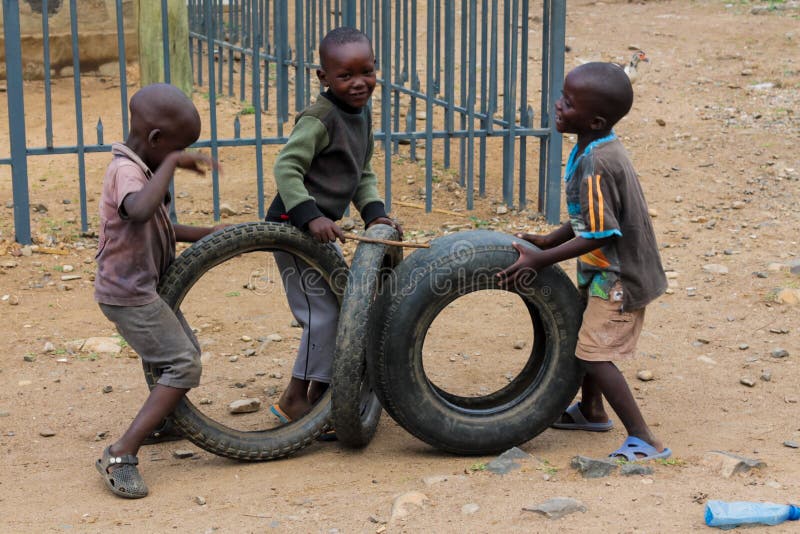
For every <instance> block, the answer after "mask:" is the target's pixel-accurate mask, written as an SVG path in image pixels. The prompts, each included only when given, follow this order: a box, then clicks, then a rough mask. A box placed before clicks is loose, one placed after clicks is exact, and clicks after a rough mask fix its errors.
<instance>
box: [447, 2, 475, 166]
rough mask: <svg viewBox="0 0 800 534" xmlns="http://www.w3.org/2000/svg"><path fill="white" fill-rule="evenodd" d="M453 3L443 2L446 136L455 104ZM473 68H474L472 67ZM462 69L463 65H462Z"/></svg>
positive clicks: (448, 150)
mask: <svg viewBox="0 0 800 534" xmlns="http://www.w3.org/2000/svg"><path fill="white" fill-rule="evenodd" d="M455 8H456V6H455V3H454V2H453V0H445V2H444V99H445V101H446V102H447V104H446V107H445V110H444V129H445V130H446V131H447V133H448V134H452V133H453V104H454V103H455V102H454V100H455V97H456V95H455V59H456V58H455V54H456V36H455V25H456V22H455ZM473 67H474V66H473ZM462 68H463V65H462ZM450 145H451V142H450V138H449V137H447V138H445V140H444V154H443V156H444V167H445V168H446V169H449V168H450Z"/></svg>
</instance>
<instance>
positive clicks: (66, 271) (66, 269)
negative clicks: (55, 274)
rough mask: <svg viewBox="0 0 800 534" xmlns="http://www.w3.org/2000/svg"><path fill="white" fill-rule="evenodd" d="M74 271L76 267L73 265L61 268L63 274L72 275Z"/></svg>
mask: <svg viewBox="0 0 800 534" xmlns="http://www.w3.org/2000/svg"><path fill="white" fill-rule="evenodd" d="M74 270H75V267H73V266H72V265H62V266H61V272H62V273H71V272H72V271H74Z"/></svg>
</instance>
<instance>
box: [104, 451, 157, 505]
mask: <svg viewBox="0 0 800 534" xmlns="http://www.w3.org/2000/svg"><path fill="white" fill-rule="evenodd" d="M138 464H139V459H138V458H137V457H136V456H134V455H132V454H125V455H123V456H111V446H108V447H106V448H105V449H104V450H103V456H102V457H101V458H100V459H98V460H97V461H96V462H95V463H94V466H95V467H96V468H97V471H99V472H100V474H101V475H102V476H103V482H105V483H106V487H108V489H110V490H111V492H112V493H114V494H115V495H119V496H120V497H125V498H126V499H141V498H142V497H146V496H147V485H146V484H145V483H144V479H143V478H142V475H141V474H139V470H138V469H137V468H136V466H137V465H138ZM109 467H114V469H112V470H111V471H109V470H108V468H109Z"/></svg>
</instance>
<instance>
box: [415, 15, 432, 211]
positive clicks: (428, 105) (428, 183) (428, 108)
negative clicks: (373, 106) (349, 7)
mask: <svg viewBox="0 0 800 534" xmlns="http://www.w3.org/2000/svg"><path fill="white" fill-rule="evenodd" d="M414 6H416V2H414ZM433 7H434V4H433V2H428V20H433ZM414 18H415V19H416V17H414ZM414 38H415V39H414V40H416V35H415V36H414ZM433 38H434V34H433V32H428V35H427V36H426V47H427V48H426V51H427V55H428V60H427V61H426V62H425V64H426V69H425V78H426V79H425V83H426V84H427V89H426V94H425V115H426V117H427V120H426V121H425V211H426V212H428V213H430V211H431V210H432V209H433V97H434V92H435V89H434V81H433V63H434V62H433V61H431V59H430V54H432V53H433Z"/></svg>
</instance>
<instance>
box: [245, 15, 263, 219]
mask: <svg viewBox="0 0 800 534" xmlns="http://www.w3.org/2000/svg"><path fill="white" fill-rule="evenodd" d="M260 17H261V15H260V13H256V14H255V15H254V16H253V37H254V38H253V58H258V57H259V54H260V48H259V47H260V44H261V39H262V33H263V27H261V19H260ZM267 75H269V70H267ZM242 76H244V73H242ZM252 79H253V107H254V108H255V110H256V113H255V117H254V120H255V124H254V126H255V145H256V190H257V195H258V218H259V219H263V218H264V160H263V155H262V150H261V147H262V142H261V61H258V60H255V61H253V74H252Z"/></svg>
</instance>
